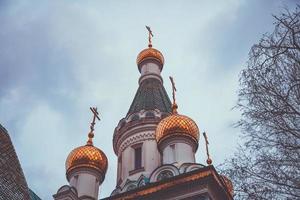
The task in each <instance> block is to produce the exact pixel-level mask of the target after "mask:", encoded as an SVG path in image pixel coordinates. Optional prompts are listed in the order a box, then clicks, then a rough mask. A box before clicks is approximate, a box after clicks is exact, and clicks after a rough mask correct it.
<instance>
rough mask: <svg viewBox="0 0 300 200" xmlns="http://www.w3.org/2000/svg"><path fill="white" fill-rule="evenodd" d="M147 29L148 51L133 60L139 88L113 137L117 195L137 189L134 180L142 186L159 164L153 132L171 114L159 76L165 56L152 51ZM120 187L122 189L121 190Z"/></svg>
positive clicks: (167, 98) (157, 51)
mask: <svg viewBox="0 0 300 200" xmlns="http://www.w3.org/2000/svg"><path fill="white" fill-rule="evenodd" d="M146 28H147V30H148V33H149V44H148V48H146V49H144V50H142V51H141V52H140V53H139V54H138V56H137V60H136V62H137V66H138V70H139V72H140V74H141V76H140V78H139V88H138V90H137V92H136V95H135V97H134V99H133V102H132V103H131V106H130V108H129V111H128V113H127V115H126V116H125V117H124V118H123V119H121V120H120V121H119V123H118V125H117V127H116V128H115V131H114V136H113V147H114V151H115V154H116V155H117V156H118V172H117V184H116V189H115V191H114V192H116V193H120V192H124V191H126V190H129V189H132V188H134V187H137V186H138V185H136V184H131V183H132V182H133V181H134V182H135V183H136V182H137V180H138V184H145V182H147V180H148V179H149V177H150V174H151V172H152V171H153V170H154V169H156V168H157V167H158V166H160V165H161V156H160V153H159V151H158V149H157V143H156V140H155V129H156V126H157V124H158V123H159V122H160V121H161V119H163V118H164V117H166V116H168V115H169V114H170V113H171V101H170V99H169V97H168V95H167V92H166V90H165V88H164V86H163V79H162V77H161V71H162V69H163V66H164V57H163V54H162V53H161V52H160V51H159V50H157V49H155V48H153V46H152V37H153V33H152V31H151V29H150V27H147V26H146ZM139 186H140V185H139ZM127 187H128V188H127ZM120 188H123V189H122V191H121V189H120ZM114 192H113V193H114Z"/></svg>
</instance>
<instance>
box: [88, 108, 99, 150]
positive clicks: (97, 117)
mask: <svg viewBox="0 0 300 200" xmlns="http://www.w3.org/2000/svg"><path fill="white" fill-rule="evenodd" d="M90 110H91V111H92V113H93V121H92V122H91V126H90V129H91V131H90V132H89V135H88V136H89V139H88V141H87V144H88V145H93V137H94V130H95V128H94V127H95V124H96V119H98V120H99V121H100V118H99V113H98V111H97V107H90Z"/></svg>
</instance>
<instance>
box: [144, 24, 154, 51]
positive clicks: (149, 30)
mask: <svg viewBox="0 0 300 200" xmlns="http://www.w3.org/2000/svg"><path fill="white" fill-rule="evenodd" d="M146 29H147V30H148V32H149V37H148V40H149V44H148V47H152V41H151V39H152V37H153V33H152V31H151V29H150V27H149V26H146Z"/></svg>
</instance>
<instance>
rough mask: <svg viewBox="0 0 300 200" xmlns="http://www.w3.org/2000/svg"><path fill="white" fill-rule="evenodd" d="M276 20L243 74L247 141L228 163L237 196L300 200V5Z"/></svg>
mask: <svg viewBox="0 0 300 200" xmlns="http://www.w3.org/2000/svg"><path fill="white" fill-rule="evenodd" d="M274 20H275V23H274V25H275V29H274V32H273V33H271V34H265V35H264V36H263V37H262V39H261V40H260V41H259V43H258V44H255V45H254V46H253V47H252V48H251V51H250V53H249V60H248V65H247V67H246V69H244V70H243V71H242V73H241V76H240V90H239V101H238V105H237V108H238V109H240V110H241V112H242V119H241V120H240V121H239V122H238V124H237V125H238V127H240V128H241V130H242V137H243V141H244V142H245V143H243V145H241V146H240V147H239V149H238V151H237V153H236V154H235V157H234V158H233V159H232V160H229V161H228V163H227V164H226V167H227V169H226V173H227V175H228V176H229V177H230V178H231V179H232V181H233V183H234V187H235V199H251V200H252V199H268V200H270V199H300V6H299V5H298V6H297V7H296V8H295V10H293V11H289V10H288V9H286V10H285V11H284V12H283V13H282V14H280V15H278V16H274Z"/></svg>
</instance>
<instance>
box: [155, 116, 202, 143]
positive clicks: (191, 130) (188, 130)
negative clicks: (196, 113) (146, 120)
mask: <svg viewBox="0 0 300 200" xmlns="http://www.w3.org/2000/svg"><path fill="white" fill-rule="evenodd" d="M178 134H179V135H184V136H187V137H190V138H192V139H193V140H194V141H195V142H196V143H198V140H199V129H198V126H197V124H196V123H195V122H194V121H193V120H192V119H191V118H189V117H187V116H184V115H179V114H172V115H170V116H168V117H166V118H164V119H163V120H161V121H160V123H159V124H158V126H157V128H156V133H155V137H156V141H157V143H160V142H161V141H162V140H163V139H165V138H167V137H171V136H172V135H178Z"/></svg>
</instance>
